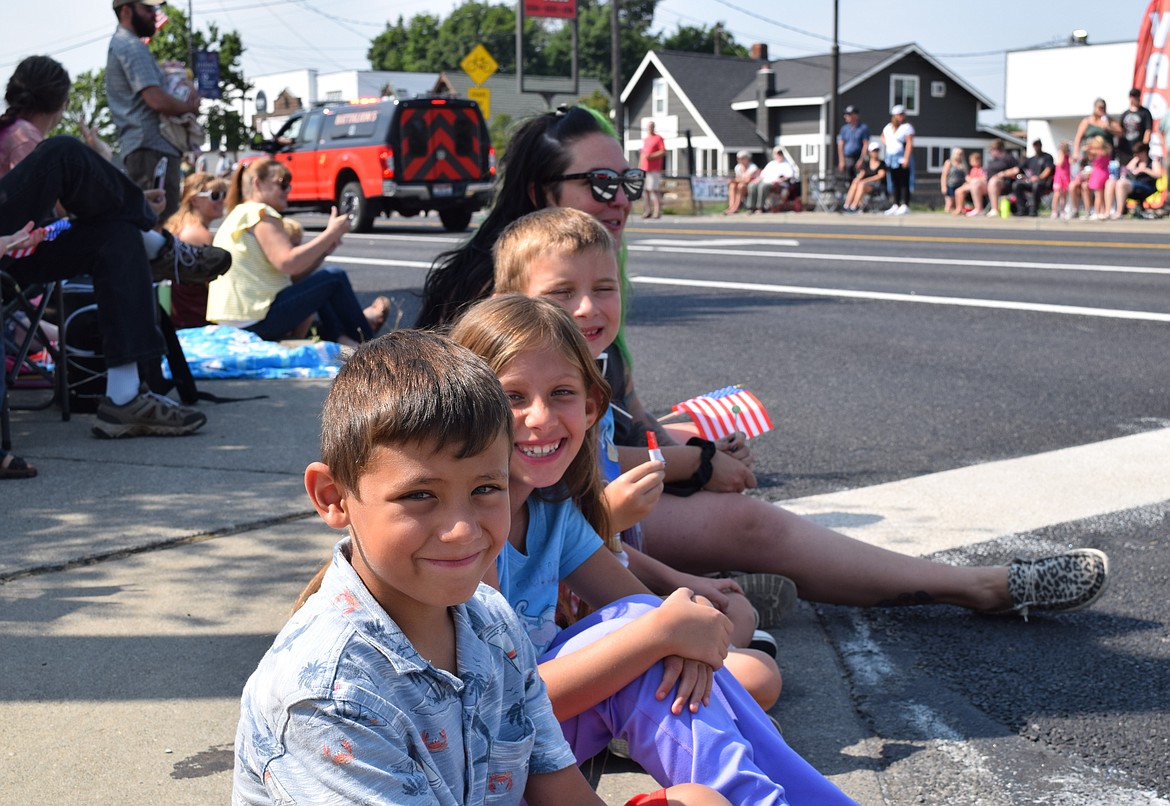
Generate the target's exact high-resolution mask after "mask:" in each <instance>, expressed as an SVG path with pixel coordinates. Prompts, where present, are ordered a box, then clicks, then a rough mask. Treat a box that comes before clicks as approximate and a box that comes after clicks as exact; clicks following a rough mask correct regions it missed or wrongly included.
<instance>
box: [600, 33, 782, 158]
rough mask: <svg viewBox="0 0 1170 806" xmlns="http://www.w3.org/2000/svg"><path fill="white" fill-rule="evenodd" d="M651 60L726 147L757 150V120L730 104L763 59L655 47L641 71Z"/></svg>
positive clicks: (748, 86) (753, 77)
mask: <svg viewBox="0 0 1170 806" xmlns="http://www.w3.org/2000/svg"><path fill="white" fill-rule="evenodd" d="M651 62H653V63H654V64H655V66H656V67H657V68H658V70H659V71H660V72H661V73H662V76H663V78H666V79H667V80H668V81H670V82H672V83H673V84H674V85H675V87H676V88H677V89H678V91H679V94H680V96H682V99H683V102H684V103H686V104H687V105H688V106H689V107H690V108H691V112H692V113H693V114H694V115H695V117H696V118H697V119H698V120H701V121H702V122H703V123H705V124H706V126H707V128H708V129H709V131H710V133H711V134H712V135H713V136H715V137H716V138H718V140H719V141H720V142H721V143H723V144H724V147H725V148H730V149H738V148H754V149H757V150H758V149H760V148H761V147H762V145H763V141H762V140H761V139H760V135H759V134H757V133H756V127H755V124H753V123H752V121H751V120H749V119H748V118H747V117H745V116H744V115H743V114H741V113H739V112H736V111H735V110H733V109H732V108H731V104H732V102H733V101H734V100H735V98H736V96H737V95H738V93H739V92H740V90H741V89H743V88H745V87H747V88H749V89H750V88H751V87H752V85H753V82H754V81H755V77H756V73H757V72H758V71H759V69H760V62H758V61H756V60H754V59H741V58H738V57H733V56H715V55H713V54H707V53H682V52H679V51H673V50H654V51H651V52H650V53H649V54H647V60H645V61H643V62H642V65H641V66H640V67H639V73H640V72H641V71H642V70H643V69H644V68H645V66H646V65H647V64H648V63H651ZM639 73H635V75H634V78H633V79H631V81H630V83H629V84H627V87H632V86H633V85H634V83H635V80H634V79H636V78H637V77H638V75H639ZM753 97H754V96H753ZM623 100H624V98H623Z"/></svg>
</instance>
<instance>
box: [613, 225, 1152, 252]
mask: <svg viewBox="0 0 1170 806" xmlns="http://www.w3.org/2000/svg"><path fill="white" fill-rule="evenodd" d="M626 230H627V231H628V232H637V233H640V234H646V235H708V236H711V235H714V236H717V237H728V238H732V237H749V238H803V239H805V240H826V241H827V240H834V241H915V242H918V243H954V244H971V243H978V244H1000V245H1003V246H1063V247H1069V248H1082V249H1083V248H1087V247H1098V248H1103V249H1166V248H1167V245H1166V244H1165V243H1133V242H1112V241H1057V240H1033V239H1029V238H972V237H965V236H943V235H867V234H862V233H853V234H850V233H836V232H775V231H767V232H762V231H760V230H725V229H664V228H662V227H626Z"/></svg>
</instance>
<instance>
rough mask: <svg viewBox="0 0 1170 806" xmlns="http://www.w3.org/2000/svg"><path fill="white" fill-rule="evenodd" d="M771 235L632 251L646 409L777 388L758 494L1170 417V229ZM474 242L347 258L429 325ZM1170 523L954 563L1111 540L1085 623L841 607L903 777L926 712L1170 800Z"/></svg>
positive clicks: (722, 231) (434, 228) (1022, 449)
mask: <svg viewBox="0 0 1170 806" xmlns="http://www.w3.org/2000/svg"><path fill="white" fill-rule="evenodd" d="M768 218H769V219H770V220H760V219H759V218H757V219H756V220H751V219H744V218H736V219H734V220H727V219H723V218H721V217H719V218H701V219H680V220H665V221H661V222H652V223H651V224H650V225H644V224H641V223H640V222H638V223H632V224H631V228H630V231H629V233H628V245H629V264H628V265H629V269H630V274H631V276H632V278H633V281H634V288H635V293H634V298H633V301H632V307H631V311H630V316H629V322H628V337H629V340H630V343H631V345H632V347H633V351H634V356H635V367H636V370H635V371H636V377H637V378H638V388H639V391H640V394H641V396H642V398H643V400H644V402H645V403H646V404H647V407H648V408H649V409H650V410H651V411H654V412H657V413H665V412H666V411H667V410H669V407H670V405H671V404H672V403H674V402H677V401H679V400H682V399H684V398H686V397H690V396H692V395H694V394H698V393H701V392H704V391H708V390H711V389H715V388H719V387H722V386H725V385H727V384H730V383H738V384H742V385H744V386H746V387H747V388H749V389H751V390H752V391H753V392H755V393H756V394H757V396H759V397H760V399H761V400H763V401H764V402H765V403H766V405H767V406H768V408H769V411H770V413H771V415H772V418H773V420H774V422H775V424H776V429H775V431H774V432H773V433H771V434H769V435H767V436H765V437H762V438H760V439H759V440H758V441H757V443H756V445H755V447H754V451H755V453H756V455H757V457H758V464H757V469H758V476H759V482H760V488H759V489H758V490H757V491H755V492H754V493H753V494H756V495H761V496H764V497H766V498H767V499H769V500H787V499H793V498H804V497H808V496H817V495H822V494H826V493H832V492H835V491H839V490H853V489H857V488H865V487H870V486H872V485H876V484H882V483H885V482H891V481H896V480H900V479H912V478H916V477H919V476H924V475H927V474H933V473H939V472H941V471H947V470H952V469H956V468H965V467H974V466H978V465H982V464H984V463H986V462H990V461H999V460H1012V459H1017V458H1019V457H1027V456H1031V455H1034V454H1040V453H1043V452H1047V451H1053V450H1057V449H1061V448H1069V447H1073V446H1081V445H1087V444H1090V443H1097V442H1101V441H1104V440H1111V439H1114V438H1117V437H1121V436H1125V435H1130V434H1140V433H1143V432H1148V431H1152V430H1155V429H1161V428H1165V427H1166V426H1167V425H1170V396H1168V395H1167V388H1168V383H1167V382H1168V380H1170V369H1168V368H1167V362H1166V356H1167V354H1168V350H1170V293H1168V292H1170V250H1168V249H1167V248H1166V242H1167V239H1166V231H1165V225H1164V224H1162V223H1159V222H1140V223H1139V222H1134V224H1135V225H1136V226H1134V225H1130V226H1129V227H1128V228H1126V227H1108V228H1107V227H1104V226H1103V227H1097V228H1092V227H1090V226H1089V225H1088V224H1085V225H1081V226H1072V227H1061V228H1052V229H1047V228H1045V229H1037V228H1034V227H1025V226H1022V225H1016V222H1006V223H1007V224H1009V226H1004V227H999V228H989V227H988V226H987V222H974V221H966V220H963V221H957V222H955V226H950V222H940V221H939V220H938V219H937V218H935V219H933V220H932V221H930V222H929V224H928V223H927V222H926V221H924V222H923V224H922V225H917V224H916V223H915V222H914V220H913V217H911V218H908V219H903V220H901V221H899V222H897V226H894V222H888V224H887V222H874V221H866V222H854V221H852V220H850V219H832V220H828V219H826V218H825V217H820V218H817V219H814V218H813V217H812V216H807V217H799V216H788V217H783V218H781V217H768ZM806 219H807V220H808V221H809V222H810V223H807V224H806V223H802V221H804V220H806ZM312 220H313V219H312V218H308V219H306V221H307V223H310V222H312ZM1023 223H1024V222H1020V224H1023ZM457 241H458V238H457V237H454V236H451V235H449V234H447V233H443V232H442V230H441V228H440V227H439V225H438V222H437V219H435V220H434V221H428V220H419V219H415V220H411V221H403V220H401V219H394V220H392V221H389V222H382V223H380V224H379V226H378V230H377V232H376V233H375V234H374V235H373V236H372V237H364V236H356V235H355V236H349V237H347V239H346V242H345V244H344V246H343V247H342V248H341V250H339V252H338V253H337V255H336V256H335V257H336V258H337V261H338V262H339V263H340V264H341V265H344V266H345V267H346V268H347V269H348V270H349V272H350V274H351V277H352V278H353V280H354V283H355V287H356V288H357V290H358V291H359V294H360V295H362V296H363V297H372V296H373V295H375V294H378V293H385V294H389V295H390V296H392V297H394V298H396V299H397V300H398V301H399V302H400V303H401V305H402V308H403V324H409V323H410V322H411V321H412V320H413V315H414V310H415V308H416V305H417V297H416V294H417V290H418V288H419V287H420V285H421V281H422V278H423V276H424V274H425V266H427V265H428V264H429V263H430V261H431V260H432V259H433V257H434V255H435V254H436V253H437V252H438V251H441V250H442V249H448V248H451V246H453V245H454V244H455V243H456V242H457ZM1087 472H1092V470H1091V469H1090V470H1088V471H1087ZM1168 512H1170V504H1168V503H1166V502H1163V503H1161V504H1157V505H1153V506H1148V507H1143V508H1141V509H1136V510H1129V511H1126V512H1121V513H1116V514H1111V515H1105V516H1100V517H1096V518H1091V519H1088V520H1084V521H1079V522H1073V523H1062V524H1053V525H1051V526H1049V527H1046V528H1044V529H1041V530H1039V531H1037V532H1035V533H1032V534H1027V535H1022V536H1014V537H1002V538H999V539H997V540H993V541H991V542H984V543H979V544H974V545H971V546H965V547H961V548H959V549H955V550H953V551H950V552H948V553H947V554H945V555H943V556H945V557H946V559H948V560H949V561H952V562H957V563H962V562H1000V561H1003V560H1005V559H1010V558H1011V557H1012V556H1014V555H1015V554H1016V553H1025V554H1027V553H1043V551H1045V550H1046V549H1050V548H1059V547H1060V546H1064V545H1087V546H1095V547H1098V548H1102V549H1104V550H1106V551H1107V552H1109V554H1110V555H1111V557H1112V561H1113V571H1114V576H1113V582H1112V586H1111V589H1110V591H1109V592H1108V593H1107V594H1106V596H1105V597H1103V599H1102V600H1101V602H1100V603H1099V605H1098V606H1097V607H1096V608H1095V609H1093V610H1092V611H1090V612H1088V613H1083V614H1074V615H1068V616H1055V617H1053V616H1050V617H1043V616H1039V617H1033V619H1032V620H1031V622H1029V623H1028V624H1027V625H1024V624H1023V623H1022V622H1020V621H1018V620H1013V621H1005V620H1003V619H992V618H980V617H973V616H970V615H968V614H965V613H962V612H958V611H955V612H952V611H950V610H948V609H945V608H928V609H922V608H918V609H913V610H890V611H868V612H863V611H859V610H855V609H846V608H837V607H832V606H819V614H820V619H821V622H822V624H823V626H824V628H825V630H826V633H827V635H828V636H829V638H830V639H831V640H832V641H833V642H834V643H835V644H836V645H837V646H838V647H841V646H844V645H845V644H846V642H848V641H849V640H850V639H851V638H854V637H856V636H857V635H858V634H859V633H864V634H865V635H867V636H868V637H869V639H870V640H872V642H873V644H874V645H875V646H876V647H878V648H879V650H880V652H881V653H882V654H883V656H884V661H883V662H884V663H887V664H888V667H889V669H891V670H892V671H890V672H889V673H888V674H885V675H883V676H880V678H878V679H876V680H875V679H874V678H873V677H872V676H868V675H867V674H864V673H863V672H865V670H864V669H859V668H856V667H851V666H850V665H849V663H848V662H846V663H845V665H846V667H847V668H849V669H850V674H851V675H852V680H851V685H852V687H853V694H854V698H855V702H856V706H857V708H858V710H859V712H860V713H862V714H863V715H864V717H865V718H866V719H867V720H869V721H870V723H871V724H872V725H873V726H874V728H875V731H876V732H877V733H878V734H879V735H882V736H886V737H893V739H894V740H895V741H894V743H893V744H890V743H887V745H886V750H885V753H886V754H887V758H885V759H884V761H885V762H887V763H890V764H892V763H894V762H895V761H899V760H901V759H900V758H897V756H898V752H897V747H898V744H897V741H896V740H897V739H899V738H904V739H905V740H906V742H907V744H906V745H905V747H906V748H909V749H906V750H905V753H906V754H911V755H912V754H913V753H914V752H916V751H915V750H914V745H913V742H914V741H917V740H918V739H920V738H922V734H923V729H922V726H921V725H920V724H917V723H916V722H915V721H914V720H913V719H911V718H909V717H908V716H907V714H908V713H913V712H914V711H913V709H909V710H908V709H907V708H905V707H904V705H905V702H906V701H907V700H908V699H909V698H915V702H916V703H918V704H921V705H923V707H929V708H930V709H932V710H931V712H932V713H935V714H942V715H943V717H942V719H943V721H945V722H946V725H947V728H946V730H942V729H941V728H938V726H937V725H936V726H935V729H934V733H935V734H936V738H937V735H942V736H944V737H945V736H946V735H949V734H947V730H949V731H952V732H953V733H954V734H955V735H956V736H964V737H972V738H973V739H974V740H975V742H974V746H976V747H977V748H978V749H979V752H980V753H981V754H982V755H981V759H982V761H981V763H982V764H983V765H984V766H985V767H987V768H989V769H992V770H994V769H995V768H996V766H997V765H998V766H1001V767H1008V766H1015V767H1020V766H1026V765H1027V764H1028V763H1030V762H1028V760H1027V759H1028V758H1030V756H1029V755H1028V754H1027V753H1024V752H1022V751H1021V748H1034V749H1036V750H1038V751H1043V753H1042V754H1041V756H1039V758H1041V759H1045V758H1053V757H1055V758H1068V759H1079V760H1082V761H1084V762H1087V763H1088V764H1089V765H1091V766H1092V767H1093V768H1095V769H1097V770H1098V771H1099V775H1100V778H1099V780H1098V779H1094V780H1091V781H1089V782H1088V783H1086V785H1085V789H1086V791H1095V788H1096V787H1098V786H1104V785H1105V784H1108V783H1110V782H1113V781H1115V780H1124V781H1126V782H1128V783H1129V784H1132V785H1136V786H1138V787H1142V788H1146V789H1148V790H1149V791H1151V793H1154V792H1156V793H1157V795H1160V796H1161V797H1163V798H1170V770H1168V767H1170V765H1168V764H1167V759H1168V758H1170V715H1168V712H1170V629H1168V627H1167V620H1168V616H1170V612H1168V611H1170V605H1167V602H1166V596H1165V591H1166V589H1167V582H1168V580H1170V557H1168V551H1167V548H1168V547H1167V537H1166V531H1167V530H1166V527H1167V523H1168V517H1170V516H1168V514H1167V513H1168ZM842 657H843V658H844V659H845V660H846V661H848V658H847V657H846V654H845V653H844V652H843V653H842ZM786 674H796V675H798V674H799V670H793V671H791V672H788V671H786ZM1036 764H1037V772H1036V775H1040V774H1041V771H1040V768H1041V767H1043V766H1044V764H1043V763H1040V762H1036ZM907 769H913V766H912V765H910V766H909V767H907ZM932 774H934V773H932ZM1026 774H1027V773H1025V775H1026ZM916 786H917V787H918V790H917V791H918V795H915V794H914V793H915V791H916V790H915V787H916ZM891 787H893V789H892V790H891V799H892V802H905V800H904V799H903V798H905V799H915V798H919V799H920V798H922V795H921V780H920V779H919V780H918V781H917V782H915V781H914V780H907V781H906V782H905V789H904V790H899V789H898V788H897V787H898V783H897V781H896V780H895V782H894V783H892V784H891ZM1127 791H1128V790H1127ZM1037 797H1038V796H1037V795H1036V793H1035V792H1031V793H1029V794H1028V795H1027V796H1026V797H1013V796H1012V794H1011V793H1010V792H1008V793H1007V794H1006V795H1005V796H1004V798H1005V799H1004V800H1003V801H1002V802H1009V803H1010V802H1023V801H1035V800H1036V799H1037ZM926 800H928V801H930V802H941V801H938V800H931V799H930V798H926ZM989 802H1000V801H997V800H996V799H995V798H991V800H990V801H989ZM1051 802H1071V801H1069V800H1067V799H1065V800H1061V799H1059V798H1057V799H1056V800H1053V801H1051ZM1078 802H1081V801H1078ZM1083 802H1094V801H1093V799H1092V798H1091V797H1089V798H1088V799H1086V800H1084V801H1083ZM1098 802H1110V801H1108V800H1106V801H1098ZM1132 802H1139V800H1134V801H1132ZM1140 802H1149V801H1140Z"/></svg>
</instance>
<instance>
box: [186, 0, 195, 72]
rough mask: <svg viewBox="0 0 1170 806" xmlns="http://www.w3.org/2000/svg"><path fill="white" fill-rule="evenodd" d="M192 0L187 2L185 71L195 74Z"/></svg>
mask: <svg viewBox="0 0 1170 806" xmlns="http://www.w3.org/2000/svg"><path fill="white" fill-rule="evenodd" d="M193 2H194V0H187V69H188V70H190V71H191V72H195V37H194V35H193V34H192V31H194V30H195V11H194V8H193V6H192V3H193Z"/></svg>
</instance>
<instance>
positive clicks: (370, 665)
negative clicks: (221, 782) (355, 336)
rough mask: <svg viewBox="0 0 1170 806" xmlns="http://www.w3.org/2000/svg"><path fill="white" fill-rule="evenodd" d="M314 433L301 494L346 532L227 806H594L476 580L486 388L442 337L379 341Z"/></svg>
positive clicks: (243, 734)
mask: <svg viewBox="0 0 1170 806" xmlns="http://www.w3.org/2000/svg"><path fill="white" fill-rule="evenodd" d="M321 421H322V427H321V461H320V462H313V463H312V464H310V465H309V466H308V468H306V470H305V488H306V490H307V491H308V494H309V498H310V500H311V501H312V502H313V506H314V507H315V508H316V510H317V512H318V514H319V515H320V516H321V518H322V519H323V520H324V521H325V522H326V523H327V524H328V525H329V526H331V527H333V528H334V529H346V530H348V532H349V535H348V537H346V538H344V539H342V540H341V541H340V542H339V543H338V544H337V546H336V547H335V548H334V552H333V561H332V563H331V564H330V565H329V566H328V567H327V568H326V570H325V572H324V576H323V578H321V580H320V589H319V590H318V591H317V592H316V593H315V594H314V595H312V596H311V597H309V598H308V599H307V601H305V602H304V605H303V606H302V607H301V608H300V609H299V610H298V611H297V612H296V613H295V614H294V615H293V617H292V618H291V619H290V620H289V622H288V623H287V624H286V625H285V626H284V628H283V629H282V630H281V631H280V634H279V635H277V637H276V640H275V641H274V642H273V645H272V647H271V649H269V650H268V652H267V654H265V656H264V658H263V659H262V660H261V661H260V665H259V667H258V668H257V669H256V671H255V672H254V673H253V674H252V676H251V678H250V679H249V680H248V682H247V684H246V686H245V688H244V693H243V697H242V698H241V703H240V723H239V728H238V730H237V734H236V763H235V772H234V780H233V789H232V802H233V804H261V803H263V804H267V803H277V804H285V803H288V804H291V803H313V804H326V803H337V804H341V803H386V804H390V803H393V804H416V803H418V804H423V803H425V804H444V806H446V805H447V804H451V805H454V804H481V803H485V802H486V801H490V802H491V803H493V804H497V803H499V804H516V803H519V802H520V799H521V798H525V799H526V800H527V802H528V803H529V804H530V805H531V806H538V804H556V806H561V804H590V806H594V805H595V804H601V803H602V801H601V799H600V798H598V797H597V795H596V794H595V793H594V792H593V790H592V789H590V787H589V785H588V783H587V782H586V780H585V778H584V777H583V776H582V775H581V773H580V771H579V770H578V769H577V767H576V762H575V759H574V757H573V754H572V752H571V751H570V749H569V746H568V744H567V743H566V742H565V739H564V736H563V735H562V733H561V729H560V726H559V724H558V723H557V720H556V719H555V717H554V716H553V712H552V707H551V706H550V704H549V699H548V694H547V691H546V689H545V685H544V683H543V682H542V681H541V679H540V677H539V675H538V674H537V672H536V657H535V651H534V649H533V646H532V642H531V641H529V640H528V637H527V635H526V633H525V631H524V628H523V627H522V626H521V625H520V623H519V622H518V620H517V618H516V616H515V614H514V613H513V611H512V609H511V608H510V607H509V606H508V603H507V602H506V601H505V600H504V598H503V597H502V596H500V594H499V593H497V592H496V591H495V590H493V589H492V588H490V587H488V586H486V585H481V584H480V580H481V579H482V578H483V576H484V573H485V572H486V571H487V570H488V569H489V568H490V567H492V566H493V564H494V563H495V559H496V555H498V554H499V552H500V549H501V548H502V547H503V545H504V542H505V540H506V539H507V536H508V529H509V524H510V506H509V500H508V463H509V459H510V457H511V453H512V414H511V410H510V407H509V403H508V400H507V398H506V397H505V396H504V393H503V391H502V389H501V388H500V384H499V382H498V381H497V379H496V376H495V374H494V373H493V372H492V371H491V370H490V369H488V368H487V366H485V365H484V364H483V362H482V361H480V359H479V358H477V357H476V356H475V355H474V354H472V353H471V352H470V351H468V350H465V349H464V348H462V347H459V346H457V345H455V344H453V343H452V342H450V341H449V340H447V339H445V338H443V337H441V336H436V335H434V334H426V333H418V332H406V331H400V332H396V333H392V334H390V335H388V336H385V337H383V338H380V339H376V340H374V341H371V342H367V343H365V344H363V345H362V346H361V347H360V348H359V349H358V350H357V351H356V352H355V353H354V354H353V356H352V357H351V358H350V359H349V360H348V361H347V362H346V365H345V366H344V367H343V368H342V370H341V372H340V373H339V374H338V376H337V379H336V380H335V381H334V383H333V386H332V388H331V390H330V392H329V395H328V397H327V398H326V400H325V404H324V408H323V410H322V414H321ZM696 789H697V788H696ZM679 794H680V795H683V798H680V799H678V800H675V799H674V798H673V797H671V798H670V802H672V803H674V802H679V803H687V804H688V805H690V804H703V806H706V804H711V803H724V804H725V803H726V801H724V800H722V798H719V796H718V795H716V794H715V793H713V792H710V791H709V790H699V791H694V792H691V791H683V792H680V793H679ZM671 795H673V793H671ZM688 796H690V797H688ZM692 797H693V799H691V798H692ZM635 800H636V801H637V802H639V803H667V802H668V800H667V793H662V792H659V793H654V795H652V796H649V798H646V797H644V796H640V798H638V799H635Z"/></svg>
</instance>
